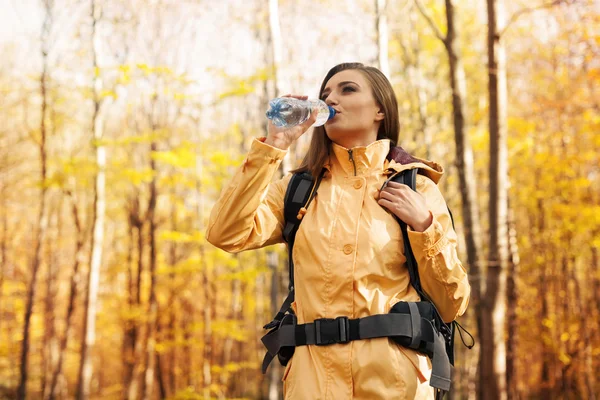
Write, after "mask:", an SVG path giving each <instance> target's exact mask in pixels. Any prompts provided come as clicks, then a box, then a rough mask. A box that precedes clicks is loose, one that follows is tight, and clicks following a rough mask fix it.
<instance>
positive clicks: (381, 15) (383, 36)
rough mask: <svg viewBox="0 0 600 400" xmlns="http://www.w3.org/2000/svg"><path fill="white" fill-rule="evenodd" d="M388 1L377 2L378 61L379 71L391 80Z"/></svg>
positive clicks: (379, 0) (380, 0) (377, 0)
mask: <svg viewBox="0 0 600 400" xmlns="http://www.w3.org/2000/svg"><path fill="white" fill-rule="evenodd" d="M386 7H387V4H386V0H375V28H376V29H377V56H378V57H377V59H378V62H379V69H380V70H381V72H383V74H384V75H385V76H386V77H387V78H388V79H390V62H389V57H388V40H389V39H388V26H387V15H386Z"/></svg>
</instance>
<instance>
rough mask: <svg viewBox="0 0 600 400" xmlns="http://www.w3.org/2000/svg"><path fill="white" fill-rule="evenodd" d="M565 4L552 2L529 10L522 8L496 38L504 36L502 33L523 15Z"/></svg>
mask: <svg viewBox="0 0 600 400" xmlns="http://www.w3.org/2000/svg"><path fill="white" fill-rule="evenodd" d="M563 3H566V1H565V0H554V1H552V2H550V3H546V4H541V5H539V6H536V7H530V8H523V9H521V10H519V11H517V12H516V13H514V14H513V15H512V16H511V17H510V19H509V20H508V22H507V23H506V26H504V28H503V29H502V30H501V31H500V32H499V33H498V37H502V35H504V33H505V32H506V31H507V30H508V28H509V27H510V26H511V25H512V24H513V23H514V22H516V21H517V19H519V18H520V17H521V16H523V15H525V14H529V13H531V12H534V11H537V10H541V9H544V8H552V7H555V6H558V5H560V4H563Z"/></svg>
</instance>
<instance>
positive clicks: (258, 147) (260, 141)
mask: <svg viewBox="0 0 600 400" xmlns="http://www.w3.org/2000/svg"><path fill="white" fill-rule="evenodd" d="M266 139H267V138H266V137H259V138H255V139H254V140H253V141H252V145H251V146H250V154H252V155H258V156H259V157H260V156H263V157H265V158H270V159H271V160H275V161H280V160H283V158H284V157H285V155H286V154H287V152H288V151H287V150H283V149H279V148H277V147H273V146H271V145H269V144H266V143H264V141H265V140H266Z"/></svg>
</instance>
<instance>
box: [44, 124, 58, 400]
mask: <svg viewBox="0 0 600 400" xmlns="http://www.w3.org/2000/svg"><path fill="white" fill-rule="evenodd" d="M52 114H53V113H52ZM52 120H53V121H54V120H55V119H54V118H52ZM61 206H62V201H59V204H58V205H57V206H56V210H54V212H52V213H51V214H54V215H55V218H54V222H53V223H52V225H53V226H55V227H56V230H57V235H56V237H58V238H59V237H61V236H60V234H61V219H60V217H61V215H60V214H61V212H60V210H61ZM53 245H54V243H53V241H52V240H50V241H49V242H48V249H47V260H48V276H47V277H46V298H45V300H44V343H43V347H42V348H43V352H42V365H43V370H42V372H43V376H42V382H41V383H42V390H41V393H42V398H44V399H46V398H48V394H49V387H50V385H49V383H50V382H49V381H50V379H51V377H52V371H54V369H55V366H56V361H57V360H58V343H57V338H56V325H55V321H56V314H55V312H54V310H55V307H56V306H55V304H54V300H55V299H56V276H57V274H58V272H57V269H58V265H60V261H58V260H56V255H57V254H58V253H59V252H58V251H56V250H54V249H53V248H52V247H53Z"/></svg>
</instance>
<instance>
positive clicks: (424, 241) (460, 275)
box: [408, 175, 471, 322]
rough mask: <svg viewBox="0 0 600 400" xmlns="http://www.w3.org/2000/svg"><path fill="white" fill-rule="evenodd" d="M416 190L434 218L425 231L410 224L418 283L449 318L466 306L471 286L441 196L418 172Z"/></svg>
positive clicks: (429, 181) (434, 186) (446, 319)
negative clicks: (459, 257) (414, 228)
mask: <svg viewBox="0 0 600 400" xmlns="http://www.w3.org/2000/svg"><path fill="white" fill-rule="evenodd" d="M417 191H418V192H419V193H421V194H422V195H423V197H425V201H426V202H427V205H428V206H429V210H430V211H431V213H432V214H433V222H432V223H431V225H430V226H429V227H428V228H427V229H426V230H425V231H424V232H416V231H414V230H412V229H411V228H410V227H409V228H408V237H409V240H410V244H411V248H412V250H413V253H414V255H415V259H416V260H417V264H418V266H419V267H418V268H419V277H420V278H421V286H422V287H423V290H424V291H425V293H426V294H427V295H428V296H429V297H430V299H431V300H432V301H433V303H434V304H435V306H436V307H437V309H438V311H439V312H440V315H441V317H442V319H443V320H444V321H445V322H450V321H453V320H454V319H455V318H456V317H457V316H460V315H462V314H464V312H465V310H466V309H467V305H468V304H469V296H470V294H471V286H470V285H469V280H468V277H467V271H466V270H465V268H464V267H463V265H462V263H461V262H460V260H459V259H458V255H457V252H456V244H457V236H456V232H455V231H454V229H453V228H452V220H451V219H450V214H449V213H448V208H447V206H446V201H445V200H444V197H443V196H442V194H441V192H440V190H439V189H438V187H437V185H436V184H435V183H434V182H433V181H432V180H431V179H429V178H426V177H424V176H421V175H418V176H417Z"/></svg>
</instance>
